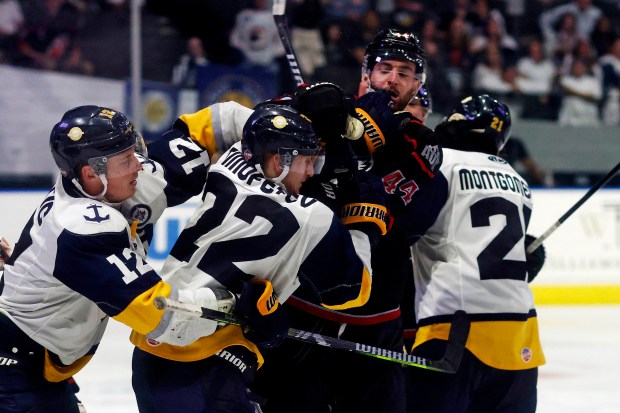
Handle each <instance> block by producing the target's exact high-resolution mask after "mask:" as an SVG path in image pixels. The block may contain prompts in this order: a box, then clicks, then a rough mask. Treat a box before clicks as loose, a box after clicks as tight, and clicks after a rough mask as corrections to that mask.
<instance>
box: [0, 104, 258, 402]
mask: <svg viewBox="0 0 620 413" xmlns="http://www.w3.org/2000/svg"><path fill="white" fill-rule="evenodd" d="M250 113H251V110H249V109H245V108H242V107H241V106H240V105H238V104H233V103H227V104H217V105H213V106H211V107H208V108H205V109H203V110H201V111H199V112H197V113H195V114H190V115H184V116H181V117H180V118H179V119H178V120H177V121H176V122H175V124H174V127H173V128H172V129H171V130H170V131H169V132H167V133H166V134H165V135H164V137H163V138H162V139H160V140H158V141H156V142H154V143H152V144H150V145H149V150H150V154H151V157H150V158H147V157H146V151H145V147H144V144H143V140H142V138H141V136H140V135H139V134H138V133H137V132H136V131H135V130H134V127H133V125H132V124H131V123H130V122H129V121H128V120H127V118H126V117H125V115H124V114H122V113H121V112H118V111H116V110H113V109H109V108H103V107H98V106H80V107H77V108H74V109H72V110H70V111H68V112H66V113H65V114H64V116H63V117H62V119H61V120H60V122H58V123H57V124H56V125H55V126H54V128H53V129H52V132H51V136H50V147H51V151H52V154H53V157H54V160H55V161H56V164H57V165H58V167H59V169H60V171H61V174H60V175H59V177H58V179H57V181H56V185H55V186H54V188H52V190H51V191H50V192H49V193H48V194H47V195H46V196H45V198H44V200H43V201H42V202H41V204H40V205H39V206H38V207H37V208H36V210H35V211H34V213H33V215H32V217H31V218H30V220H29V221H28V223H27V224H26V226H25V228H24V230H23V231H22V234H21V236H20V238H19V241H18V242H17V244H16V245H15V249H14V251H13V254H12V255H11V257H10V258H9V259H8V261H7V262H6V264H5V266H4V275H3V278H2V280H1V282H0V293H1V294H0V359H1V360H3V361H4V362H2V363H0V411H2V412H3V413H16V412H44V413H47V412H49V413H65V412H77V411H78V410H77V408H78V407H77V404H76V403H75V398H74V396H73V391H72V390H71V388H70V386H69V384H68V383H67V379H68V378H69V377H71V376H72V375H73V374H75V373H76V372H78V371H79V370H80V369H81V368H82V367H84V365H85V364H87V362H88V361H89V360H90V359H91V357H92V356H93V354H94V352H95V350H96V349H97V346H98V344H99V341H100V340H101V337H102V335H103V333H104V330H105V327H106V324H107V322H108V319H109V317H113V318H115V319H116V320H118V321H120V322H122V323H125V324H127V325H128V326H130V327H132V328H133V329H135V330H136V331H139V332H141V333H143V334H145V335H148V336H149V337H150V338H153V339H156V340H158V341H160V342H166V343H170V344H178V345H182V344H187V343H190V342H192V341H194V340H196V339H197V338H198V337H200V336H203V335H208V334H210V333H211V332H213V331H214V330H215V328H216V324H215V323H213V322H210V321H208V320H202V319H193V318H191V319H186V318H184V317H181V316H180V315H179V314H173V313H169V312H164V311H162V310H158V309H156V307H155V306H154V305H153V299H154V298H155V297H156V296H160V295H162V296H165V297H171V298H175V299H178V300H180V301H185V302H190V303H197V304H200V305H202V306H207V307H210V308H214V309H216V308H218V305H217V300H216V293H214V291H213V290H211V289H210V288H207V287H205V288H201V289H192V290H182V289H178V288H174V287H172V286H171V285H170V284H168V283H166V282H163V281H162V280H161V279H160V278H159V276H158V275H157V273H156V272H155V271H154V270H153V269H152V268H151V267H150V266H149V265H148V264H147V263H146V261H145V258H146V252H147V249H148V242H149V241H150V237H151V235H152V225H153V224H154V223H155V222H156V221H157V219H158V218H159V216H160V215H161V213H162V211H163V210H164V209H165V208H166V207H168V206H172V205H177V204H180V203H182V202H184V201H185V200H187V199H188V198H190V197H191V196H193V195H196V194H199V193H200V191H201V190H202V188H203V187H204V182H205V177H206V171H207V167H208V166H209V163H210V159H209V158H210V156H213V155H214V154H216V153H217V152H218V151H224V150H226V149H227V148H228V147H229V146H230V145H232V144H233V143H234V142H236V141H237V140H239V139H240V134H241V127H242V125H243V124H244V122H245V119H247V117H248V116H249V114H250ZM235 122H238V123H235Z"/></svg>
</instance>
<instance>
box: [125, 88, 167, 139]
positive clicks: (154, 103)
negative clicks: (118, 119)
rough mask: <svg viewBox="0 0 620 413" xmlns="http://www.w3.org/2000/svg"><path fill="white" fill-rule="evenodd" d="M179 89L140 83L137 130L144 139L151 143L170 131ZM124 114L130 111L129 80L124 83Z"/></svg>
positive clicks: (130, 116)
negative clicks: (139, 117) (140, 98)
mask: <svg viewBox="0 0 620 413" xmlns="http://www.w3.org/2000/svg"><path fill="white" fill-rule="evenodd" d="M178 106H179V89H178V88H176V87H174V86H170V85H168V84H166V83H159V82H151V81H143V82H142V125H141V127H140V128H139V130H140V131H141V132H142V136H144V139H145V140H146V141H147V142H148V141H152V140H155V139H159V138H160V137H161V135H162V134H163V133H164V132H165V131H167V130H168V129H170V126H172V122H174V120H175V119H176V118H177V111H178ZM125 113H126V114H127V115H128V116H129V118H130V119H131V118H133V116H132V111H131V80H127V81H126V82H125Z"/></svg>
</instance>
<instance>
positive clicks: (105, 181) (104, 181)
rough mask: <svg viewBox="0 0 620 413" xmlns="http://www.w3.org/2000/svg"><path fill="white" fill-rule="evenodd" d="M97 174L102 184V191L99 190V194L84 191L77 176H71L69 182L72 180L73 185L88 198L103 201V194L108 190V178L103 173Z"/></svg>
mask: <svg viewBox="0 0 620 413" xmlns="http://www.w3.org/2000/svg"><path fill="white" fill-rule="evenodd" d="M97 176H98V177H99V179H101V183H102V184H103V191H101V193H100V194H99V195H90V194H89V193H88V192H86V191H85V190H84V188H82V185H81V184H80V182H79V181H78V180H77V178H73V179H72V180H71V182H73V185H75V187H76V188H77V189H78V191H80V192H81V193H82V195H84V196H85V197H87V198H90V199H96V200H98V201H104V200H105V197H104V195H105V193H106V192H108V179H107V178H106V176H105V175H97Z"/></svg>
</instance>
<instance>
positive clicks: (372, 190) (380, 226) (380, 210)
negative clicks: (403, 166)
mask: <svg viewBox="0 0 620 413" xmlns="http://www.w3.org/2000/svg"><path fill="white" fill-rule="evenodd" d="M337 198H338V200H339V202H340V204H341V205H342V208H341V210H340V219H342V222H343V223H344V224H345V225H347V226H348V227H349V228H350V229H357V230H360V231H362V232H364V233H365V234H366V235H368V238H369V239H370V242H371V245H376V243H377V242H378V240H379V237H380V236H381V235H384V234H385V233H386V232H387V227H388V214H387V208H386V204H387V195H386V193H385V189H384V187H383V183H382V182H381V179H379V178H378V177H377V176H375V175H374V174H372V173H370V172H364V171H358V172H357V173H355V174H353V175H352V176H351V177H350V178H349V179H348V180H339V181H338V193H337Z"/></svg>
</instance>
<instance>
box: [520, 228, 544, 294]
mask: <svg viewBox="0 0 620 413" xmlns="http://www.w3.org/2000/svg"><path fill="white" fill-rule="evenodd" d="M535 240H536V237H534V236H532V235H527V234H526V235H525V249H526V250H527V247H528V246H529V245H530V244H531V243H532V242H534V241H535ZM545 259H546V254H545V247H544V246H542V245H540V246H539V247H538V248H536V249H535V250H534V251H533V252H532V253H531V254H527V253H526V254H525V267H526V269H527V282H528V283H531V282H532V281H533V280H534V278H535V277H536V276H537V275H538V273H539V272H540V270H541V269H542V267H543V265H545Z"/></svg>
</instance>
